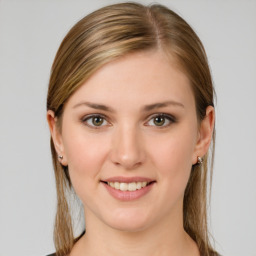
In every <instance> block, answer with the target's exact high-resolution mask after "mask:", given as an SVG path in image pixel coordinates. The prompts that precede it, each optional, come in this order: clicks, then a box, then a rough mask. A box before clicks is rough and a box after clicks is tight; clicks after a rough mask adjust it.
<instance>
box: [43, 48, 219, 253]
mask: <svg viewBox="0 0 256 256" xmlns="http://www.w3.org/2000/svg"><path fill="white" fill-rule="evenodd" d="M85 102H86V103H85ZM88 102H90V103H93V104H97V105H99V104H100V105H104V106H107V107H108V109H96V108H95V107H96V106H95V105H93V106H92V105H91V106H88V105H87V103H88ZM163 102H164V103H166V102H168V104H165V105H163V104H162V105H157V106H156V105H155V107H154V108H152V105H153V104H156V103H163ZM149 105H151V109H149V107H148V108H147V109H145V106H149ZM162 113H165V114H166V115H168V116H167V117H164V116H162V118H163V119H161V118H160V117H159V114H162ZM92 114H99V115H102V117H104V119H103V123H102V124H101V123H100V122H98V123H100V125H99V126H96V127H95V126H93V125H94V123H93V122H92V121H93V120H94V121H95V119H92V118H89V116H90V115H92ZM156 116H158V118H160V119H156ZM169 117H171V118H169ZM168 118H169V119H168ZM47 119H48V123H49V127H50V130H51V134H52V137H53V140H54V144H55V147H56V151H57V152H58V153H59V155H62V156H63V159H62V160H60V161H61V163H62V164H63V165H68V167H69V172H70V177H71V181H72V184H73V186H74V189H75V191H76V193H77V195H78V196H79V198H80V199H81V201H82V203H83V205H84V212H85V219H86V235H85V236H83V237H82V238H81V239H80V240H79V241H78V243H77V244H76V245H75V247H74V248H73V250H72V252H71V256H76V255H140V256H143V255H161V256H163V255H172V256H176V255H177V256H178V255H179V256H182V255H184V256H185V255H192V256H198V255H199V251H198V248H197V246H196V244H195V243H194V242H193V240H192V239H191V238H190V237H189V236H188V235H187V234H186V232H185V231H184V229H183V219H182V218H183V213H182V205H183V196H184V191H185V188H186V184H187V182H188V179H189V175H190V171H191V167H192V165H193V164H195V163H196V162H197V156H204V155H205V154H206V152H207V150H208V148H209V145H210V141H211V136H212V131H213V127H214V109H213V108H212V107H208V108H207V110H206V117H205V118H204V120H203V121H202V122H201V123H198V119H197V116H196V108H195V100H194V95H193V92H192V89H191V86H190V83H189V80H188V78H187V77H186V75H185V74H184V73H183V72H182V71H181V70H180V69H179V68H178V66H177V65H176V63H175V62H174V61H173V60H170V58H169V59H167V58H166V57H165V55H164V54H163V53H162V52H161V51H151V52H141V53H134V54H130V55H128V56H125V57H122V58H120V59H118V60H115V61H113V62H111V63H108V64H106V65H105V66H104V67H102V68H101V69H100V70H98V71H97V72H96V73H95V74H94V75H93V76H92V77H91V78H90V79H89V80H88V81H86V83H85V84H84V85H82V86H81V87H80V88H79V89H78V90H77V91H76V92H75V93H74V94H73V95H72V96H71V97H70V99H69V100H68V102H67V103H66V105H65V108H64V113H63V119H62V132H61V133H60V132H59V130H58V127H57V123H56V122H57V120H56V118H55V117H54V113H53V112H52V111H48V113H47ZM159 120H160V121H162V122H159ZM96 121H97V120H96ZM157 121H158V122H157ZM159 124H160V125H159ZM114 176H122V177H137V176H139V177H145V178H149V179H151V180H154V184H153V185H152V187H151V189H150V191H149V192H148V193H147V194H145V195H144V196H142V197H140V198H138V199H136V200H130V201H120V200H118V199H116V198H114V197H112V196H111V195H110V194H109V193H108V191H107V190H106V188H105V185H104V184H103V183H102V182H100V181H102V180H105V179H108V178H111V177H114ZM99 245H100V246H99Z"/></svg>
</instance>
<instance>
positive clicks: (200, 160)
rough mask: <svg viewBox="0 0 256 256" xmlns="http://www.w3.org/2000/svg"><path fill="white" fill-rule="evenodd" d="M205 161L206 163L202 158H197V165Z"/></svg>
mask: <svg viewBox="0 0 256 256" xmlns="http://www.w3.org/2000/svg"><path fill="white" fill-rule="evenodd" d="M203 161H204V160H203V158H202V157H200V156H198V157H197V164H202V163H203Z"/></svg>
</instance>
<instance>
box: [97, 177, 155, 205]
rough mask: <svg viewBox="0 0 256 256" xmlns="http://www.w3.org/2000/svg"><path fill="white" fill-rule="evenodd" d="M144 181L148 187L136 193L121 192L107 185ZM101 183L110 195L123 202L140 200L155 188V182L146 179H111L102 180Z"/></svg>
mask: <svg viewBox="0 0 256 256" xmlns="http://www.w3.org/2000/svg"><path fill="white" fill-rule="evenodd" d="M143 181H146V182H148V183H149V184H148V185H147V186H146V187H143V188H141V189H138V190H135V191H121V190H119V189H115V188H112V187H111V186H109V185H108V184H107V182H120V183H122V182H124V183H131V182H143ZM101 183H102V184H103V185H104V187H105V188H106V189H107V191H108V192H109V194H110V195H111V196H112V197H114V198H115V199H118V200H121V201H131V200H136V199H139V198H141V197H143V196H144V195H146V194H147V193H148V192H149V191H150V190H151V189H152V188H153V185H154V184H155V181H154V180H152V179H149V178H145V177H111V178H108V179H104V180H102V182H101Z"/></svg>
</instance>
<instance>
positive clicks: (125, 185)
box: [119, 183, 128, 191]
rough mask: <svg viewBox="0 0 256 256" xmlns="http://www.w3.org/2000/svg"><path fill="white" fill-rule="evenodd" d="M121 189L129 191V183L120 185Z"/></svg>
mask: <svg viewBox="0 0 256 256" xmlns="http://www.w3.org/2000/svg"><path fill="white" fill-rule="evenodd" d="M119 189H120V190H121V191H127V190H128V184H127V183H120V187H119Z"/></svg>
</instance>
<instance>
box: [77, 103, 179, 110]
mask: <svg viewBox="0 0 256 256" xmlns="http://www.w3.org/2000/svg"><path fill="white" fill-rule="evenodd" d="M169 105H173V106H178V107H182V108H184V105H183V104H182V103H180V102H177V101H165V102H159V103H154V104H150V105H146V106H144V107H143V108H142V110H143V111H145V112H147V111H151V110H153V109H157V108H163V107H167V106H169ZM80 106H87V107H90V108H93V109H99V110H104V111H107V112H115V110H114V109H113V108H111V107H108V106H106V105H102V104H97V103H92V102H81V103H78V104H76V105H75V106H74V107H73V108H77V107H80Z"/></svg>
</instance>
